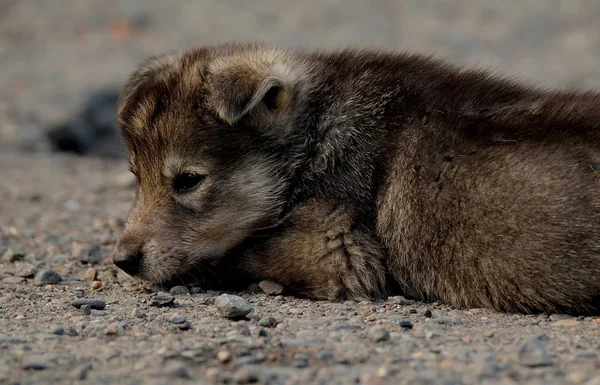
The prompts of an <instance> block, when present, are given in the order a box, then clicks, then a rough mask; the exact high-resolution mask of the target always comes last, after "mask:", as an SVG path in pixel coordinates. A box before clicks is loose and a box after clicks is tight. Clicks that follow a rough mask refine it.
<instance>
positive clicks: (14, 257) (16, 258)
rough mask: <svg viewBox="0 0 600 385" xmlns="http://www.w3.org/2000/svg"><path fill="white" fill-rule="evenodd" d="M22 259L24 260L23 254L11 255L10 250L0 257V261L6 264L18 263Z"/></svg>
mask: <svg viewBox="0 0 600 385" xmlns="http://www.w3.org/2000/svg"><path fill="white" fill-rule="evenodd" d="M23 258H25V256H24V255H23V254H15V253H13V251H12V249H10V248H9V249H7V250H6V251H5V252H4V253H3V254H2V257H0V259H1V260H2V262H8V263H13V262H16V261H20V260H22V259H23Z"/></svg>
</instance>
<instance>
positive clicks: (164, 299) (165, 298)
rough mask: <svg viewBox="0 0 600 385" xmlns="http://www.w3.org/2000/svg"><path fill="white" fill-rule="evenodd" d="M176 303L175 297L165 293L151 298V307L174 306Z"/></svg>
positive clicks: (159, 293)
mask: <svg viewBox="0 0 600 385" xmlns="http://www.w3.org/2000/svg"><path fill="white" fill-rule="evenodd" d="M174 302H175V297H173V296H172V295H171V294H169V293H166V292H164V291H161V292H158V293H157V294H156V295H154V296H152V297H151V298H150V305H151V306H158V307H162V306H172V305H173V303H174Z"/></svg>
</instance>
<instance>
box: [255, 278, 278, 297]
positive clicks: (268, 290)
mask: <svg viewBox="0 0 600 385" xmlns="http://www.w3.org/2000/svg"><path fill="white" fill-rule="evenodd" d="M258 287H260V289H261V290H262V291H263V292H264V293H265V294H268V295H280V294H281V293H283V286H281V285H280V284H278V283H276V282H273V281H268V280H264V281H260V282H259V283H258Z"/></svg>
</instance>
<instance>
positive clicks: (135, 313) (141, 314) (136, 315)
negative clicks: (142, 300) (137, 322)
mask: <svg viewBox="0 0 600 385" xmlns="http://www.w3.org/2000/svg"><path fill="white" fill-rule="evenodd" d="M131 316H132V317H133V318H145V317H146V313H145V312H144V311H143V310H142V309H140V308H139V307H136V308H135V309H133V310H132V312H131Z"/></svg>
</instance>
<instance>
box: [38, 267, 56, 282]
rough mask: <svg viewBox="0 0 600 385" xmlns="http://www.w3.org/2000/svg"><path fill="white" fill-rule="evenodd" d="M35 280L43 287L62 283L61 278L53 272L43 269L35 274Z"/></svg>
mask: <svg viewBox="0 0 600 385" xmlns="http://www.w3.org/2000/svg"><path fill="white" fill-rule="evenodd" d="M35 280H36V281H38V282H39V283H41V284H44V285H55V284H57V283H59V282H60V281H62V277H61V276H60V274H58V273H57V272H56V271H54V270H50V269H44V270H41V271H40V272H39V273H37V275H36V276H35Z"/></svg>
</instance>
